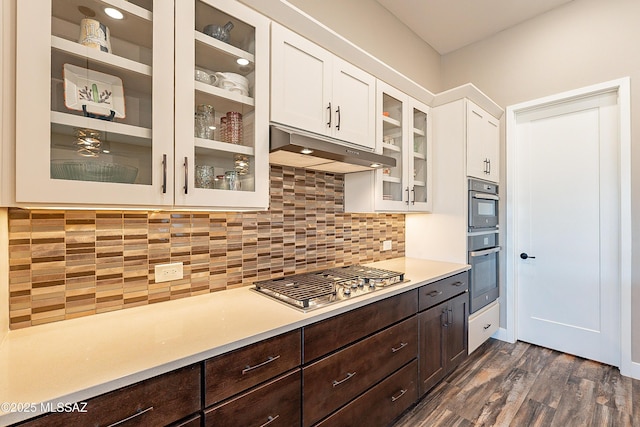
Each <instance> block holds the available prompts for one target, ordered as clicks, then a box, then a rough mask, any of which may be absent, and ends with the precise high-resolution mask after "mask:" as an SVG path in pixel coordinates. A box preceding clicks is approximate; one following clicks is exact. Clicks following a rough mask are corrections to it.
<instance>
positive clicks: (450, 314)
mask: <svg viewBox="0 0 640 427" xmlns="http://www.w3.org/2000/svg"><path fill="white" fill-rule="evenodd" d="M447 325H453V310H452V309H450V308H449V309H447Z"/></svg>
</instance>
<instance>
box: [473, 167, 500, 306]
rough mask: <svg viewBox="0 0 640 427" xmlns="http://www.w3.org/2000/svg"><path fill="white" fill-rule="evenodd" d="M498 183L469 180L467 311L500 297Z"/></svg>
mask: <svg viewBox="0 0 640 427" xmlns="http://www.w3.org/2000/svg"><path fill="white" fill-rule="evenodd" d="M499 202H500V198H499V196H498V185H497V184H494V183H490V182H486V181H480V180H477V179H469V202H468V205H469V229H468V233H467V236H468V237H467V238H468V244H467V249H468V262H469V264H470V265H471V270H470V271H469V298H470V310H469V312H470V313H474V312H476V311H478V310H480V309H481V308H482V307H484V306H486V305H488V304H490V303H491V302H493V301H495V300H496V299H497V298H498V296H499V274H500V269H499V263H500V246H499V244H498V227H499V225H498V223H499V218H498V211H499V209H498V208H499Z"/></svg>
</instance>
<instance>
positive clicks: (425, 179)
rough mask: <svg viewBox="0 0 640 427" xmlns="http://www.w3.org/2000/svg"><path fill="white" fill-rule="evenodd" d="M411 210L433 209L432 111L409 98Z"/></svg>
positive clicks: (408, 150)
mask: <svg viewBox="0 0 640 427" xmlns="http://www.w3.org/2000/svg"><path fill="white" fill-rule="evenodd" d="M408 104H409V108H408V110H409V132H408V136H409V138H408V139H409V142H408V147H407V150H406V151H407V155H408V166H409V167H408V170H409V188H410V195H409V197H410V199H409V210H410V211H412V212H430V211H431V210H432V209H433V193H432V176H433V171H432V169H433V159H432V157H431V113H430V108H429V107H428V106H427V105H426V104H423V103H422V102H419V101H417V100H415V99H412V98H409V100H408Z"/></svg>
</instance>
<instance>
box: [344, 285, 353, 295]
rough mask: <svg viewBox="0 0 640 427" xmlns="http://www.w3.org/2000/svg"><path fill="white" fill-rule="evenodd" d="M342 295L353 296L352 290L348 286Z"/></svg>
mask: <svg viewBox="0 0 640 427" xmlns="http://www.w3.org/2000/svg"><path fill="white" fill-rule="evenodd" d="M342 293H343V294H344V295H346V296H349V295H351V288H349V287H348V286H345V288H344V290H343V291H342Z"/></svg>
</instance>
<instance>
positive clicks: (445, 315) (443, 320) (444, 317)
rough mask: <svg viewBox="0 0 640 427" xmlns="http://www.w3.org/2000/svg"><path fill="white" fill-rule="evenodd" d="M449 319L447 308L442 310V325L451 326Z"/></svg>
mask: <svg viewBox="0 0 640 427" xmlns="http://www.w3.org/2000/svg"><path fill="white" fill-rule="evenodd" d="M447 320H448V319H447V310H442V313H440V322H442V326H444V327H445V328H446V327H447V326H449V324H448V323H447Z"/></svg>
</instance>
